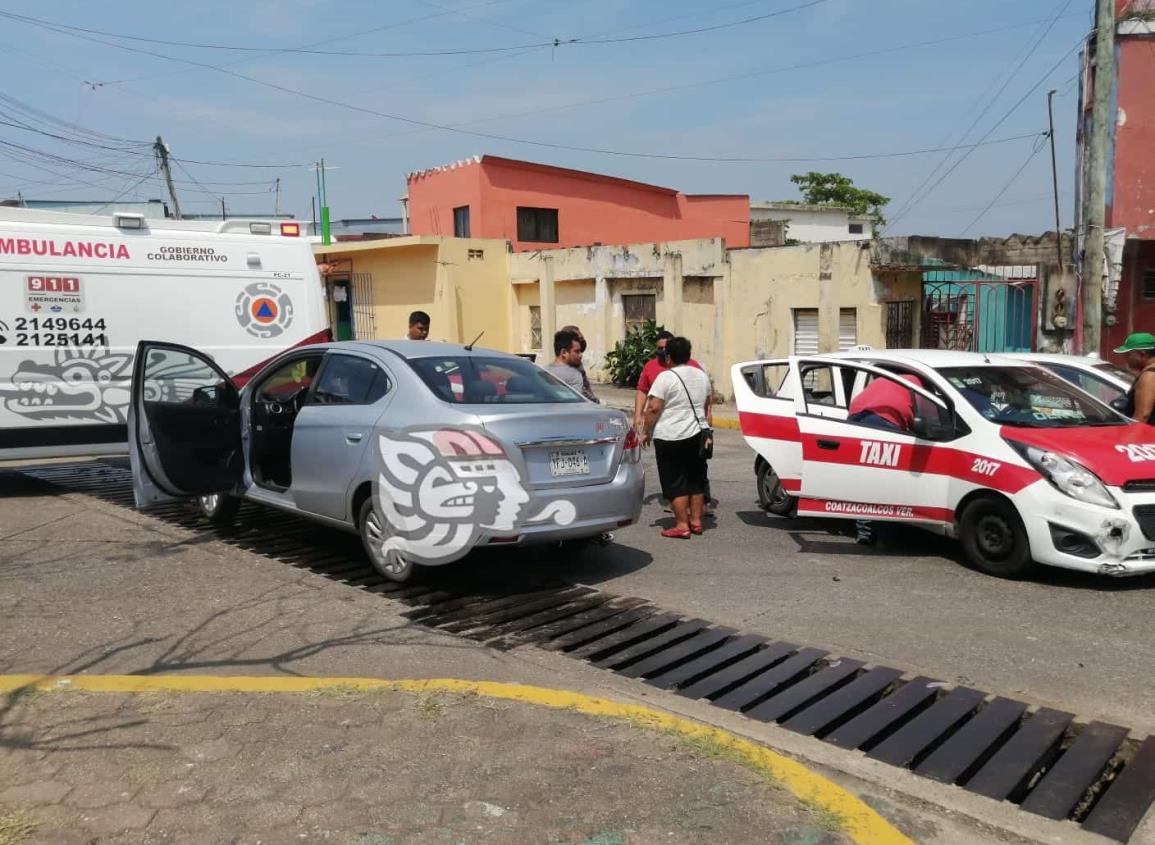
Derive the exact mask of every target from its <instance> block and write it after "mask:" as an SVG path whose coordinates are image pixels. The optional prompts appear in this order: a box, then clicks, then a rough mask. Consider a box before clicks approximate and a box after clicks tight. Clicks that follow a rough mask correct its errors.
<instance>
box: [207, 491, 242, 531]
mask: <svg viewBox="0 0 1155 845" xmlns="http://www.w3.org/2000/svg"><path fill="white" fill-rule="evenodd" d="M240 507H241V500H240V499H238V498H236V497H234V496H230V495H228V494H227V493H210V494H209V495H207V496H198V497H197V510H199V511H200V512H201V516H203V517H204V518H205V519H207V520H208V521H209V522H212V523H214V524H220V523H227V522H232V521H233V519H235V518H236V515H237V511H238V510H240Z"/></svg>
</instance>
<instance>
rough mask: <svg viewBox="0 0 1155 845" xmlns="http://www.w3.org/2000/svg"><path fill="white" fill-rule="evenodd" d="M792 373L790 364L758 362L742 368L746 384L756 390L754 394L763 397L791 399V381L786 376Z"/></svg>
mask: <svg viewBox="0 0 1155 845" xmlns="http://www.w3.org/2000/svg"><path fill="white" fill-rule="evenodd" d="M789 374H790V366H789V365H788V364H757V365H754V366H751V367H746V368H744V369H743V370H742V376H743V378H745V379H746V384H748V385H749V386H750V389H751V390H752V391H754V395H756V396H761V397H762V398H763V399H790V398H792V397H791V396H790V391H789V389H788V388H789V383H788V382H787V381H786V377H787V376H788V375H789Z"/></svg>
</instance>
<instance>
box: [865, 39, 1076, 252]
mask: <svg viewBox="0 0 1155 845" xmlns="http://www.w3.org/2000/svg"><path fill="white" fill-rule="evenodd" d="M1081 46H1082V41H1080V42H1079V43H1078V44H1076V45H1075V46H1074V47H1073V48H1072V49H1070V50H1068V51H1067V52H1065V53H1064V54H1063V55H1062V56H1060V57H1059V60H1058V61H1057V62H1055V64H1053V65H1052V66H1051V67H1050V68H1049V69H1048V70H1047V72H1046V73H1044V74H1043V76H1042V77H1041V78H1040V79H1039V81H1038V82H1036V83H1035V84H1034V85H1032V86H1031V87H1030V88H1029V89H1028V90H1027V92H1026V93H1025V94H1023V96H1022V97H1020V98H1019V99H1018V101H1016V102H1015V104H1014V105H1012V106H1011V107H1010V108H1009V109H1008V110H1007V112H1006V113H1005V114H1004V115H1003V116H1002V117H1001V118H999V119H998V120H997V121H995V123H994V125H993V126H991V127H990V128H989V129H988V130H987V131H986V134H984V135H983V136H982V137H981V138H980V139H979V141H980V142H982V141H985V140H986V139H987V138H988V137H990V135H991V134H992V133H993V132H994V131H995V130H996V129H998V128H999V127H1000V126H1002V125H1003V124H1004V123H1006V122H1007V120H1008V119H1010V117H1011V115H1013V114H1014V113H1015V112H1016V111H1018V110H1019V107H1020V106H1022V104H1023V103H1025V102H1026V101H1027V99H1028V98H1029V97H1030V96H1031V95H1032V94H1034V93H1035V92H1036V91H1038V90H1039V88H1040V87H1041V86H1042V85H1043V83H1044V82H1046V81H1047V80H1048V79H1050V77H1051V75H1052V74H1053V73H1054V72H1055V71H1056V70H1058V69H1059V67H1060V66H1062V64H1063V62H1065V61H1066V60H1067V59H1068V58H1069V57H1070V55H1071V54H1072V53H1073V52H1075V50H1077V49H1079V47H1081ZM972 152H974V148H972V149H969V150H967V151H966V152H965V153H964V154H963V155H961V156H959V158H958V159H957V160H956V161H955V163H954V164H952V165H951V167H950V169H949V170H947V171H946V172H945V173H943V174H942V176H940V177H939V178H938V180H937V181H936V182H935V183H934V184H933V185H931V186H930V187H929V188H927V190H926V191H925V192H924V193H923V195H922V196H920V197H919V198H918V199H917V200H916V201H915V202H914V203H912V204H911V205H909V206H908V207H907V208H906V210H905V211H903V212H902V214H901V215H899V216H897V217H895V218H894V219H893V220H891V221H890V222H889V223H888V224H887V226H886V229H889V228H891V227H892V226H893V225H894V224H895V223H897V222H898V220H899V219H901V218H902V217H905V216H906V215H907V214H909V213H910V212H911V211H912V210H914V208H915V206H917V205H918V204H919V203H921V202H922V201H923V200H924V199H926V197H928V196H930V195H931V194H932V193H934V191H935V190H936V189H937V188H938V186H939V185H941V184H942V183H943V182H945V181H946V180H947V179H948V178H950V175H951V174H952V173H954V172H955V171H956V170H958V168H959V167H960V166H961V165H962V163H963V162H965V161H966V160H967V159H968V158H970V155H971V153H972ZM884 231H885V230H884Z"/></svg>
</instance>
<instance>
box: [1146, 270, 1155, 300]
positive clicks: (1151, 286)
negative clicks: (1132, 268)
mask: <svg viewBox="0 0 1155 845" xmlns="http://www.w3.org/2000/svg"><path fill="white" fill-rule="evenodd" d="M1143 298H1144V299H1155V269H1149V270H1144V271H1143Z"/></svg>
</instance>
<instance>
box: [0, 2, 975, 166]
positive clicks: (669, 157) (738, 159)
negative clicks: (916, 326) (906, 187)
mask: <svg viewBox="0 0 1155 845" xmlns="http://www.w3.org/2000/svg"><path fill="white" fill-rule="evenodd" d="M2 16H3V14H0V17H2ZM34 25H35V26H38V27H41V28H45V29H49V30H52V31H57V32H63V33H64V34H66V35H70V36H72V37H73V38H78V39H80V40H84V41H93V42H95V43H98V44H104V45H105V46H108V47H113V48H115V49H119V50H125V51H128V52H132V53H143V54H145V55H150V56H154V57H156V58H160V59H164V60H166V61H171V62H179V63H184V64H193V65H197V66H201V67H205V68H210V69H213V70H216V71H218V72H219V73H223V74H225V75H227V76H232V77H236V78H238V79H243V80H245V81H247V82H251V83H253V84H255V85H260V86H262V87H265V88H270V89H272V90H275V91H280V92H282V93H286V94H292V95H294V96H297V97H301V98H303V99H307V100H311V101H313V102H318V103H324V104H326V105H331V106H334V107H337V108H343V109H346V110H349V111H353V112H357V113H360V114H368V115H373V116H376V117H382V118H386V119H388V120H395V121H398V122H400V123H408V124H411V125H414V126H422V127H426V128H429V129H439V130H442V131H447V132H455V133H458V134H463V135H468V136H472V137H477V138H485V139H487V140H491V141H504V142H507V143H513V144H523V145H527V146H533V147H540V148H544V149H555V150H568V151H573V152H586V153H597V154H600V155H610V156H618V157H623V158H640V159H656V160H666V161H701V162H719V163H773V162H794V163H799V162H807V161H857V160H862V159H864V158H874V157H885V158H896V157H902V156H907V155H918V154H921V153H922V151H908V152H903V153H887V154H884V155H882V156H833V157H825V158H816V157H794V156H787V157H761V156H704V155H674V154H663V153H644V152H637V151H626V150H611V149H605V148H601V147H585V146H580V145H575V144H560V143H553V142H549V141H539V140H533V139H528V138H517V137H514V136H510V135H501V134H497V133H491V132H477V131H474V130H467V129H460V128H457V127H453V126H449V125H446V124H442V123H435V122H433V121H428V120H420V119H418V118H413V117H408V116H406V115H399V114H391V113H389V112H383V111H378V110H376V109H371V108H368V107H367V106H358V105H356V104H353V103H346V102H342V101H340V100H335V99H332V98H330V97H323V96H320V95H318V94H310V93H308V92H307V91H301V90H298V89H295V88H290V87H288V86H286V85H281V84H279V83H275V82H269V81H266V80H263V79H258V78H256V77H252V76H248V75H247V74H243V73H239V72H237V71H232V70H227V69H225V68H219V67H215V66H213V65H208V64H205V63H203V62H196V61H194V60H192V59H181V58H176V57H173V56H167V55H165V54H163V53H156V52H154V51H151V50H145V49H142V48H139V47H130V46H128V45H124V44H116V43H115V42H109V41H105V40H103V39H99V38H95V37H94V36H90V35H83V34H79V33H73V32H68V31H67V30H60V29H57V28H56V27H55V26H54V25H53V24H34ZM989 136H990V133H988V135H987V136H986V137H984V138H983V139H982V140H981V143H984V144H985V143H986V142H987V140H988V138H989ZM932 152H937V150H932Z"/></svg>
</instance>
